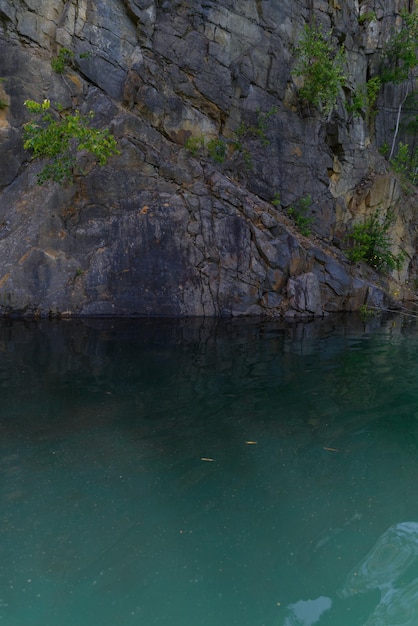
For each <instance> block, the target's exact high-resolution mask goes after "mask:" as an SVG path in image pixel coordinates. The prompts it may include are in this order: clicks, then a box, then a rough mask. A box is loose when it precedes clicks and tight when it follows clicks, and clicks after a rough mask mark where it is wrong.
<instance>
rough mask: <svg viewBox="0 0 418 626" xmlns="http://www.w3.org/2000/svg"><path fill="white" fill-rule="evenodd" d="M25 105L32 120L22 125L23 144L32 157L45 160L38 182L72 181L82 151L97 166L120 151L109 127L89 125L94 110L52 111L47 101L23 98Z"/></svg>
mask: <svg viewBox="0 0 418 626" xmlns="http://www.w3.org/2000/svg"><path fill="white" fill-rule="evenodd" d="M24 104H25V106H26V108H27V109H28V111H29V112H30V113H31V114H32V115H33V117H34V119H33V120H31V121H30V122H27V123H26V124H24V126H23V137H24V143H23V147H24V148H25V150H30V151H31V152H32V153H33V156H34V158H42V159H47V163H46V165H45V167H44V168H43V170H42V171H41V173H40V174H39V175H38V183H39V184H40V185H42V184H43V183H44V182H45V181H47V180H53V181H55V182H57V183H60V184H65V183H72V182H74V176H75V175H76V174H81V173H82V172H81V171H80V170H79V169H78V168H77V166H78V164H79V160H78V158H79V157H80V156H81V155H83V154H84V155H87V154H89V155H92V156H93V157H94V160H95V163H96V164H98V165H105V164H106V162H107V160H108V158H109V157H111V156H112V155H114V154H119V151H118V149H117V144H116V140H115V138H114V137H113V135H112V134H111V132H110V131H109V129H107V128H105V129H97V128H93V127H91V126H90V125H89V123H90V120H91V119H92V117H93V113H89V115H81V113H80V112H79V111H75V112H74V113H68V112H65V111H62V110H59V111H58V114H54V113H52V112H51V103H50V101H49V100H44V101H43V102H42V103H38V102H34V101H33V100H26V102H25V103H24ZM77 170H78V171H77Z"/></svg>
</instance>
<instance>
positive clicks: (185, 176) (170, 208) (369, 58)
mask: <svg viewBox="0 0 418 626" xmlns="http://www.w3.org/2000/svg"><path fill="white" fill-rule="evenodd" d="M407 5H408V1H407V0H379V1H377V0H368V2H359V1H358V0H346V1H345V2H338V1H337V0H333V1H331V0H330V1H325V0H322V1H320V0H314V1H313V2H311V1H308V0H258V1H256V0H223V1H222V2H220V1H218V0H178V1H176V0H166V1H163V0H125V1H122V0H106V1H105V0H98V1H97V2H94V3H92V2H90V1H89V0H77V1H76V0H69V1H67V2H64V1H63V0H62V1H58V2H56V1H54V2H52V0H16V2H14V3H13V7H12V6H10V3H8V2H4V0H0V59H1V69H0V76H1V77H2V78H3V79H4V80H3V81H2V82H1V84H0V90H1V91H0V99H1V100H2V101H6V102H7V106H6V107H5V108H3V109H0V149H1V163H0V314H12V313H13V314H25V315H152V316H156V315H170V316H187V315H190V316H200V315H205V316H222V315H234V316H237V315H267V316H282V315H285V314H286V315H290V316H291V315H293V316H296V317H297V316H302V317H304V316H320V315H324V314H327V313H328V312H333V311H344V310H353V309H358V308H359V307H360V306H361V305H363V304H372V305H378V306H387V305H388V304H389V303H392V304H393V303H394V301H395V300H400V299H408V300H414V299H415V293H414V292H413V290H409V289H408V284H409V285H411V284H412V283H413V281H414V280H415V274H416V267H417V263H416V260H415V248H416V245H415V243H416V242H415V233H414V225H415V218H414V213H413V209H414V204H415V203H416V199H415V196H414V195H413V194H412V195H409V196H405V195H403V192H402V189H401V187H400V185H399V184H398V182H397V180H396V178H394V175H393V174H392V173H391V172H390V171H389V170H388V168H387V165H386V162H385V160H384V159H383V158H382V157H381V156H380V155H379V153H378V150H377V148H378V146H379V145H380V144H382V143H383V142H384V141H387V140H388V139H389V138H390V137H391V134H392V130H391V129H392V128H393V126H394V121H395V116H396V107H395V106H394V105H395V103H396V102H398V101H399V93H400V92H399V89H401V87H399V88H394V87H393V86H392V87H391V89H389V86H388V87H387V88H385V90H384V91H383V92H382V94H381V102H380V103H379V104H380V105H381V106H380V108H379V111H380V112H379V114H378V116H377V119H376V120H375V121H374V122H373V124H370V123H369V122H368V121H367V120H366V119H364V118H363V117H359V118H353V116H350V115H349V114H348V113H347V111H346V109H345V108H344V103H343V100H344V97H348V96H347V94H345V93H341V97H340V102H339V105H338V108H337V109H336V110H335V111H334V112H333V114H332V115H331V117H330V118H329V119H324V118H323V117H321V115H319V113H318V112H317V111H315V110H308V109H306V110H305V109H304V108H303V107H301V105H300V102H299V101H298V98H297V81H296V80H295V79H294V77H292V67H293V64H294V58H293V52H292V51H293V49H294V46H295V44H296V43H297V41H298V39H299V37H300V34H301V32H302V29H303V26H304V24H305V23H306V22H307V21H309V20H311V19H312V18H313V17H315V19H316V20H318V23H321V24H323V25H324V27H325V28H326V29H327V30H329V29H332V30H333V33H334V37H335V39H336V41H337V39H339V40H340V41H344V44H345V48H346V52H347V57H348V68H349V71H350V77H349V78H350V84H352V85H353V89H354V85H356V84H359V83H361V82H364V81H365V80H366V79H367V77H368V76H369V75H370V72H373V68H374V67H375V66H376V64H377V63H378V59H379V58H380V56H381V50H382V46H383V45H384V42H385V41H386V40H387V38H388V36H389V34H390V32H391V29H392V28H394V27H395V26H396V23H397V22H396V20H397V16H398V15H399V11H400V10H401V9H402V8H405V7H407ZM366 10H367V11H374V12H375V14H376V19H373V20H372V21H368V22H367V23H364V24H363V23H360V22H359V15H360V14H361V13H364V12H365V11H366ZM62 47H65V48H67V49H69V50H71V51H72V52H73V53H74V58H73V61H72V63H71V64H69V65H68V67H66V70H65V72H64V73H63V74H62V75H60V74H56V73H54V72H53V71H52V69H51V59H53V58H54V57H56V56H57V54H58V52H59V50H60V49H61V48H62ZM379 55H380V56H379ZM396 89H398V92H397V91H396ZM46 97H47V98H49V99H50V100H51V101H52V102H53V103H60V104H61V105H62V106H64V107H71V106H72V107H76V108H79V109H80V110H81V111H83V112H88V111H90V110H92V111H94V113H95V119H94V123H95V125H98V126H108V127H109V128H110V129H111V130H112V132H113V133H114V134H115V136H116V137H117V139H118V143H119V148H120V151H121V154H120V155H119V156H117V157H113V158H112V159H111V160H110V161H109V163H108V164H107V165H106V166H105V167H104V168H96V169H94V170H93V171H91V172H90V173H89V174H88V175H86V176H84V177H78V178H77V180H76V183H75V185H73V186H71V187H68V188H60V187H58V186H57V185H56V184H55V183H47V184H45V185H43V186H42V187H39V186H38V185H37V184H36V174H37V173H38V172H39V170H40V168H41V167H42V164H41V163H37V162H36V161H31V157H30V154H29V153H27V152H25V151H24V150H23V147H22V124H23V123H24V122H25V121H27V119H28V114H27V111H26V109H25V107H24V105H23V102H24V101H25V100H26V99H34V100H38V101H41V100H43V99H44V98H46ZM260 115H261V116H265V117H264V118H263V117H260ZM260 119H261V120H263V121H264V122H265V127H264V132H265V137H264V138H263V137H260V134H257V132H256V131H255V130H254V129H257V128H258V129H259V128H260V126H259V124H260ZM242 128H244V129H246V130H244V132H243V133H241V135H240V137H241V140H242V143H243V144H244V146H245V151H244V152H243V151H241V152H240V151H237V150H234V146H236V142H237V137H238V135H237V132H238V131H239V129H241V130H242ZM191 137H194V138H198V137H204V138H205V141H206V143H207V142H208V141H210V140H211V139H215V140H218V139H220V140H221V141H222V143H223V145H224V146H225V149H226V159H225V160H224V162H223V163H216V162H214V161H213V160H212V159H211V158H210V155H209V154H208V152H207V149H206V151H205V150H200V151H198V153H197V154H195V155H193V154H192V153H191V152H190V150H188V149H187V147H186V146H187V140H188V139H190V138H191ZM263 139H265V141H264V140H263ZM308 194H309V195H310V196H311V198H312V203H311V207H310V211H311V215H312V216H313V217H314V224H313V227H312V235H311V236H310V237H309V238H307V237H303V236H302V235H301V234H300V232H298V230H297V228H296V227H295V223H294V222H293V221H292V220H291V219H290V218H289V217H288V215H287V209H288V208H289V207H291V206H294V205H295V203H297V202H298V201H300V200H301V199H303V198H306V197H307V195H308ZM278 199H279V200H278ZM272 202H273V204H272ZM377 208H378V209H379V210H380V211H382V213H383V214H385V213H387V212H388V211H391V212H395V213H396V216H397V220H396V224H395V226H396V227H395V231H394V243H395V244H396V246H397V248H396V249H399V247H400V248H402V249H403V250H405V252H406V255H407V262H406V263H405V266H404V268H403V270H402V272H400V273H399V274H397V273H395V274H393V276H389V277H386V278H384V279H383V278H382V277H379V276H377V275H375V274H374V273H373V272H372V271H371V270H370V269H369V268H367V267H365V266H360V265H359V266H353V265H351V264H350V263H349V262H348V260H347V258H346V256H345V254H344V247H345V245H344V237H345V233H346V230H347V226H348V225H350V224H351V223H352V222H353V220H354V221H356V220H359V219H362V217H363V216H365V215H370V214H371V213H372V212H373V211H374V210H376V209H377ZM408 281H409V283H408Z"/></svg>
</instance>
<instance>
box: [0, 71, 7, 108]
mask: <svg viewBox="0 0 418 626" xmlns="http://www.w3.org/2000/svg"><path fill="white" fill-rule="evenodd" d="M5 80H6V79H5V78H3V77H0V84H1V83H3V82H4V81H5ZM8 106H9V103H8V102H6V100H2V99H1V98H0V111H1V110H3V109H7V107H8Z"/></svg>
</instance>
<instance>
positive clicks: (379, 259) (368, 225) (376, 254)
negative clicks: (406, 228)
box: [347, 211, 405, 273]
mask: <svg viewBox="0 0 418 626" xmlns="http://www.w3.org/2000/svg"><path fill="white" fill-rule="evenodd" d="M393 222H394V216H393V215H392V214H387V215H386V216H385V217H384V218H383V219H381V217H380V215H379V212H378V211H376V212H375V213H374V214H373V215H371V216H370V217H368V218H367V219H366V220H364V222H363V223H359V224H355V225H354V226H353V228H352V230H351V232H350V233H349V234H348V237H347V239H348V241H349V242H350V244H351V247H350V248H349V249H348V250H347V256H348V258H349V259H350V261H352V262H353V263H358V262H359V261H363V262H364V263H367V265H370V267H372V268H373V269H375V270H377V271H378V272H382V273H387V272H390V271H392V270H395V269H396V270H398V271H399V270H401V269H402V265H403V263H404V261H405V255H404V254H403V253H402V252H400V253H399V254H394V253H393V252H392V248H393V242H392V239H391V237H390V232H389V231H390V229H391V227H392V226H393Z"/></svg>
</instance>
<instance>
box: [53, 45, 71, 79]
mask: <svg viewBox="0 0 418 626" xmlns="http://www.w3.org/2000/svg"><path fill="white" fill-rule="evenodd" d="M73 59H74V52H72V51H71V50H68V48H61V50H60V51H59V54H58V56H57V57H54V58H53V59H52V60H51V67H52V69H53V71H54V72H56V73H57V74H63V73H64V70H65V68H66V67H67V66H68V65H70V64H71V62H72V60H73Z"/></svg>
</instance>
